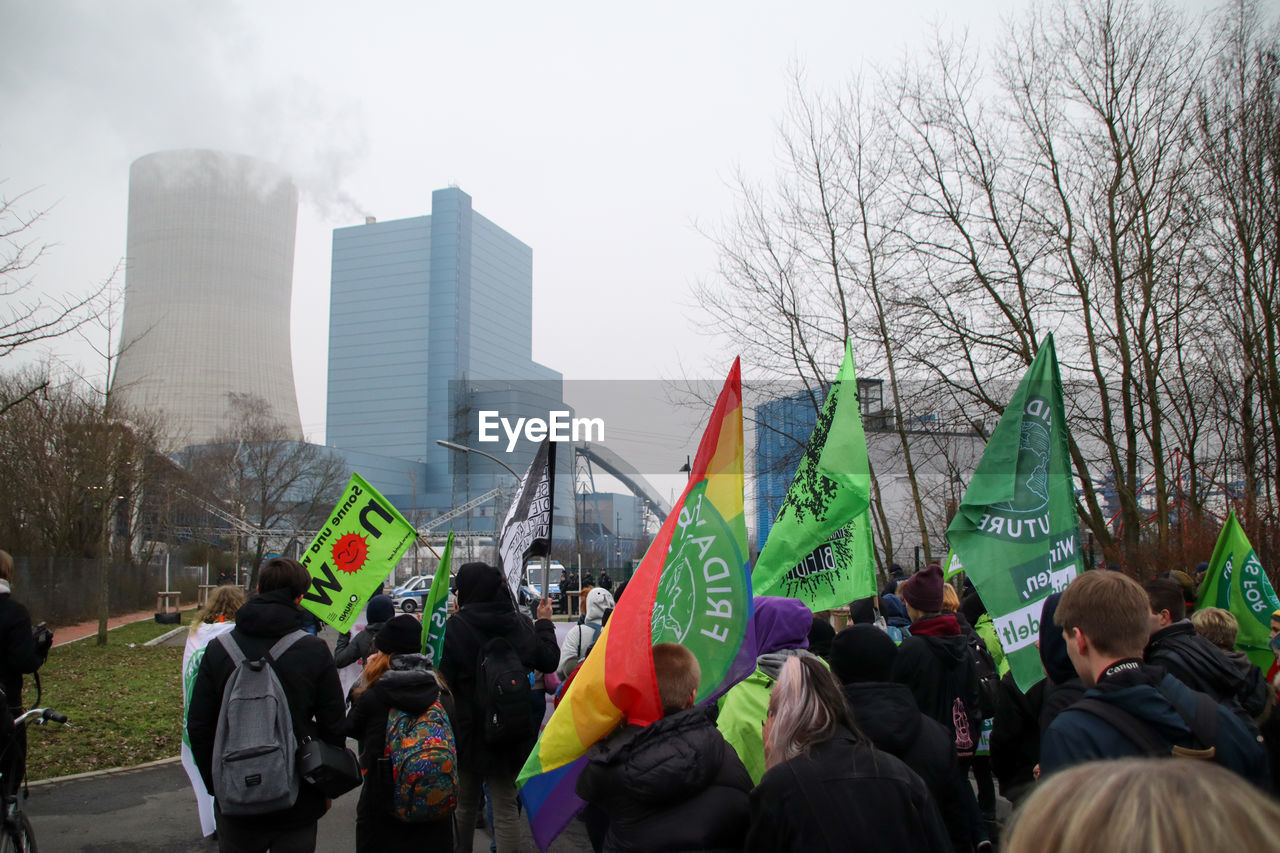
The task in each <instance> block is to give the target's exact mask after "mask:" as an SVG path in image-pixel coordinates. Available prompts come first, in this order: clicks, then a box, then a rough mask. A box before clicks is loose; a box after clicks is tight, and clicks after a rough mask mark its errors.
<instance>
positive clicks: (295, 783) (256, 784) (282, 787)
mask: <svg viewBox="0 0 1280 853" xmlns="http://www.w3.org/2000/svg"><path fill="white" fill-rule="evenodd" d="M305 636H306V633H305V632H303V631H301V630H298V631H294V632H292V633H290V634H286V635H284V636H283V637H281V638H280V639H279V641H277V642H276V644H275V645H274V646H272V647H271V651H269V652H267V654H266V656H265V657H262V658H259V659H258V660H247V659H246V658H245V655H244V651H242V650H241V648H240V644H239V643H237V642H236V640H235V638H234V637H232V635H231V632H229V631H228V632H227V633H225V634H219V635H218V638H217V639H218V642H220V643H222V647H223V648H224V649H226V650H227V654H228V655H229V656H230V658H231V662H232V663H233V664H235V669H234V670H233V671H232V672H231V677H230V678H228V679H227V685H226V687H225V688H224V690H223V693H222V707H221V708H220V709H219V711H218V731H217V733H216V734H215V735H214V738H213V796H214V798H216V799H217V801H218V806H219V807H220V808H221V809H222V813H223V814H228V815H255V814H266V813H267V812H275V811H280V810H281V809H287V808H289V807H290V806H292V805H293V804H294V803H295V802H296V801H297V799H298V788H299V785H300V784H301V782H300V780H299V777H298V770H297V762H296V759H295V757H294V753H296V752H297V748H298V743H297V740H296V739H295V737H294V734H293V717H292V716H291V715H290V713H289V702H288V700H287V699H286V698H285V695H284V687H283V686H282V685H281V684H280V679H279V678H278V677H277V676H276V672H275V668H274V666H272V664H273V663H274V662H275V661H277V660H279V659H280V656H281V655H283V654H284V653H285V652H286V651H288V649H289V647H290V646H292V645H293V644H294V643H295V642H297V641H298V640H299V639H300V638H302V637H305Z"/></svg>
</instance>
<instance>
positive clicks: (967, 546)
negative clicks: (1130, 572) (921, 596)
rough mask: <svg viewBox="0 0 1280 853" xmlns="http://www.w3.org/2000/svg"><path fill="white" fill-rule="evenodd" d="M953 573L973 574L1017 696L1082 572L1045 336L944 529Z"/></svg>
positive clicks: (1032, 679)
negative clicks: (1048, 611) (1055, 608)
mask: <svg viewBox="0 0 1280 853" xmlns="http://www.w3.org/2000/svg"><path fill="white" fill-rule="evenodd" d="M947 540H948V541H949V543H950V545H951V551H952V554H951V559H950V565H949V571H951V572H955V571H961V570H963V571H964V572H966V573H967V574H968V575H969V578H970V579H971V580H972V581H973V583H974V586H975V587H977V590H978V593H979V595H981V596H982V600H983V602H984V603H985V604H986V606H987V612H988V613H990V614H991V619H992V621H993V622H994V623H995V628H996V636H997V637H999V639H1000V644H1001V646H1002V647H1003V648H1004V653H1005V655H1006V657H1007V658H1008V660H1009V665H1010V667H1012V669H1013V675H1014V678H1015V679H1016V680H1017V682H1018V687H1019V689H1021V690H1027V689H1028V688H1030V687H1031V685H1033V684H1035V683H1036V682H1037V681H1039V680H1040V679H1041V678H1043V677H1044V670H1043V669H1042V668H1041V665H1040V655H1039V651H1038V650H1037V649H1036V645H1035V644H1036V640H1038V639H1039V632H1040V611H1041V609H1042V607H1043V603H1044V599H1045V598H1046V597H1048V595H1049V594H1050V593H1053V592H1060V591H1062V590H1063V589H1065V588H1066V586H1067V584H1069V583H1071V581H1072V580H1073V579H1074V578H1075V577H1076V575H1077V573H1079V572H1080V571H1081V570H1082V568H1083V566H1082V563H1081V559H1080V522H1079V520H1078V518H1077V516H1076V505H1075V478H1074V476H1073V473H1072V470H1071V462H1070V458H1069V456H1068V453H1067V421H1066V414H1065V412H1064V409H1063V404H1062V379H1061V377H1060V376H1059V373H1058V358H1057V355H1056V353H1055V352H1054V346H1053V336H1052V335H1050V336H1049V337H1048V338H1047V339H1046V340H1045V341H1044V344H1043V345H1042V346H1041V347H1040V351H1039V352H1038V353H1036V357H1035V360H1033V361H1032V362H1031V366H1030V367H1029V368H1028V369H1027V372H1026V375H1025V376H1023V377H1022V382H1021V383H1019V385H1018V390H1017V391H1015V392H1014V395H1013V399H1011V400H1010V401H1009V405H1008V406H1006V407H1005V410H1004V415H1003V416H1002V417H1001V418H1000V423H999V424H997V425H996V428H995V432H993V433H992V434H991V439H990V440H989V441H988V442H987V449H986V450H985V451H984V452H983V454H982V459H981V460H980V461H979V462H978V467H977V469H976V470H975V471H974V474H973V478H972V479H971V480H970V481H969V488H968V489H967V490H966V491H965V494H964V499H963V500H962V501H961V502H960V508H959V511H958V512H957V513H956V516H955V518H954V519H953V520H952V522H951V526H950V527H948V528H947Z"/></svg>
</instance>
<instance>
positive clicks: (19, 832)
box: [0, 812, 36, 853]
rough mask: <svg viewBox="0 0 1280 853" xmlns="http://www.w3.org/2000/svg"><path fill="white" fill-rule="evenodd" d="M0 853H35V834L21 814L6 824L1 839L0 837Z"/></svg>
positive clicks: (29, 823) (29, 822)
mask: <svg viewBox="0 0 1280 853" xmlns="http://www.w3.org/2000/svg"><path fill="white" fill-rule="evenodd" d="M0 853H36V834H35V832H34V831H33V830H32V829H31V821H29V820H27V816H26V815H24V814H23V813H22V812H18V813H17V814H16V815H14V816H13V819H12V821H11V822H6V824H5V827H4V833H3V837H0Z"/></svg>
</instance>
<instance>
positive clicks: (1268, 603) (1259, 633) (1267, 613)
mask: <svg viewBox="0 0 1280 853" xmlns="http://www.w3.org/2000/svg"><path fill="white" fill-rule="evenodd" d="M1196 607H1197V608H1200V607H1221V608H1222V609H1224V610H1230V611H1231V615H1232V616H1235V617H1236V621H1237V622H1238V623H1239V624H1240V630H1239V631H1238V632H1237V633H1236V649H1237V650H1238V651H1242V652H1244V653H1245V654H1246V655H1248V656H1249V660H1251V661H1253V663H1254V665H1255V666H1257V667H1258V668H1259V669H1261V670H1262V671H1263V672H1266V671H1267V670H1268V669H1270V668H1271V664H1273V663H1274V662H1275V655H1273V654H1272V652H1271V647H1270V645H1269V644H1270V641H1271V614H1272V613H1275V612H1276V611H1277V610H1280V600H1277V599H1276V592H1275V590H1274V589H1272V588H1271V581H1269V580H1267V573H1266V572H1265V571H1264V570H1263V568H1262V563H1260V562H1258V555H1257V554H1256V553H1254V550H1253V546H1252V545H1250V544H1249V537H1247V536H1245V534H1244V528H1242V527H1241V526H1240V522H1239V520H1237V519H1236V514H1235V511H1234V510H1233V511H1232V512H1231V514H1230V515H1229V516H1227V523H1226V524H1224V525H1222V532H1221V533H1219V534H1218V544H1217V545H1216V546H1215V547H1214V549H1213V558H1212V559H1211V560H1209V569H1208V571H1207V572H1205V576H1204V581H1203V582H1202V583H1201V584H1200V592H1199V594H1198V595H1197V596H1196Z"/></svg>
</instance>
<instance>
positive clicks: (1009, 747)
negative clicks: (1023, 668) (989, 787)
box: [991, 673, 1049, 803]
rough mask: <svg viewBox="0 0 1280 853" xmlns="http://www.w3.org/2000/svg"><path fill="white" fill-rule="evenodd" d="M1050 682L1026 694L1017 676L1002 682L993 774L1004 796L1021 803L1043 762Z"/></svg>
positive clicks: (993, 740)
mask: <svg viewBox="0 0 1280 853" xmlns="http://www.w3.org/2000/svg"><path fill="white" fill-rule="evenodd" d="M1048 687H1049V679H1047V678H1042V679H1040V680H1039V681H1037V682H1036V683H1035V684H1033V685H1031V689H1030V690H1028V691H1027V692H1026V693H1023V692H1022V691H1021V690H1019V689H1018V683H1017V681H1015V680H1014V678H1013V673H1007V674H1005V675H1004V676H1002V677H1001V679H1000V692H999V694H998V695H997V698H996V716H995V720H994V722H993V723H992V726H991V772H992V773H994V774H995V777H996V779H997V780H999V782H1000V793H1001V794H1003V795H1004V796H1005V797H1006V798H1007V799H1008V800H1009V801H1010V802H1013V803H1017V802H1018V801H1019V800H1021V799H1022V797H1023V796H1024V795H1026V794H1027V793H1029V792H1030V788H1031V786H1032V785H1033V784H1034V783H1035V766H1036V764H1038V763H1039V761H1040V710H1041V708H1042V707H1043V705H1044V697H1045V691H1046V690H1047V688H1048Z"/></svg>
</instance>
